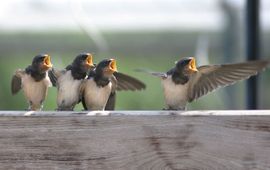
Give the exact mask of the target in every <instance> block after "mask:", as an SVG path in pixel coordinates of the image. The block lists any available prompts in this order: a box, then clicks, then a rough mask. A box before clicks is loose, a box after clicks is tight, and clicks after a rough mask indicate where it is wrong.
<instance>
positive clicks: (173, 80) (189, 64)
mask: <svg viewBox="0 0 270 170" xmlns="http://www.w3.org/2000/svg"><path fill="white" fill-rule="evenodd" d="M268 65H269V61H266V60H258V61H249V62H244V63H236V64H223V65H204V66H200V67H198V68H197V67H196V62H195V58H193V57H187V58H184V59H181V60H179V61H178V62H176V65H175V67H174V68H172V69H171V70H169V71H168V72H167V73H157V72H149V73H151V74H152V75H154V76H158V77H161V78H162V79H161V82H162V86H163V91H164V98H165V103H166V108H165V109H168V110H185V109H186V105H187V104H188V103H190V102H192V101H194V100H196V99H198V98H199V97H201V96H203V95H206V94H207V93H209V92H211V91H213V90H215V89H217V88H219V87H224V86H227V85H231V84H234V83H236V82H237V81H240V80H244V79H247V78H249V77H250V76H253V75H256V74H257V73H258V72H259V71H262V70H263V69H265V68H266V67H267V66H268Z"/></svg>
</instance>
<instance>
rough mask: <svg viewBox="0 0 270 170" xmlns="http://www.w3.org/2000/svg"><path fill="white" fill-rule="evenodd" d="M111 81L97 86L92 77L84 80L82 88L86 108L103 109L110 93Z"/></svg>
mask: <svg viewBox="0 0 270 170" xmlns="http://www.w3.org/2000/svg"><path fill="white" fill-rule="evenodd" d="M111 90H112V83H111V82H110V83H109V84H108V85H106V86H104V87H100V86H97V84H96V82H95V81H94V80H93V79H89V80H87V82H86V85H85V90H84V99H85V104H86V106H87V109H88V110H104V108H105V105H106V103H107V101H108V98H109V96H110V94H111Z"/></svg>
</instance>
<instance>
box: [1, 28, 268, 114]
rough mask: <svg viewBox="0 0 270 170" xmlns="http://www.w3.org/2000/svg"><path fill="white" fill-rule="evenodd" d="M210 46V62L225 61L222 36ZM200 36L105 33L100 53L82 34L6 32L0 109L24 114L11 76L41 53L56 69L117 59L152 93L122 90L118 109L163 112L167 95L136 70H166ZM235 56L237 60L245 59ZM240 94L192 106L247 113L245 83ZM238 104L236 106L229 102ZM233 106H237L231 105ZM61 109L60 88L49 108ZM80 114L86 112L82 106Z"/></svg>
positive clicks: (264, 79)
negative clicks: (79, 61) (84, 58)
mask: <svg viewBox="0 0 270 170" xmlns="http://www.w3.org/2000/svg"><path fill="white" fill-rule="evenodd" d="M206 35H208V37H209V40H210V46H209V58H210V62H211V63H213V64H214V63H221V62H224V61H225V60H224V59H223V40H222V37H223V36H222V34H220V33H207V34H206ZM198 36H200V33H196V32H190V33H187V32H185V33H183V32H139V33H138V32H134V33H127V32H126V33H104V37H105V39H106V41H107V43H108V46H109V50H108V51H100V50H98V49H99V48H98V47H97V45H96V44H95V43H94V42H93V41H92V40H91V38H89V37H88V36H87V35H85V34H82V33H73V32H70V33H69V32H65V33H60V32H56V33H1V34H0V51H1V53H0V66H1V67H0V70H1V75H0V76H1V84H0V97H1V103H0V109H1V110H22V109H25V108H27V104H26V102H25V100H24V98H23V95H22V93H21V92H20V93H19V94H18V95H16V96H12V95H11V93H10V80H11V76H12V74H13V73H14V71H15V70H16V69H17V68H25V67H26V66H27V65H28V64H30V62H31V60H32V57H33V56H35V55H36V54H38V53H49V54H50V55H51V57H52V62H53V64H54V66H55V67H56V68H64V67H65V66H66V65H67V64H69V63H70V62H71V61H72V60H73V58H74V57H75V56H76V55H77V54H78V53H81V52H91V53H93V54H94V61H95V62H99V61H100V60H102V59H103V58H112V57H113V58H116V59H117V66H118V70H119V71H121V72H123V73H128V74H130V75H132V76H135V77H137V78H138V79H140V80H142V81H144V82H145V84H146V85H147V89H146V90H145V91H141V92H119V93H118V94H117V109H119V110H125V109H138V110H141V109H154V110H159V109H162V108H163V106H164V104H163V96H162V89H161V86H160V81H159V80H158V78H155V77H151V76H149V75H146V74H144V73H138V72H134V69H137V68H149V69H151V70H155V71H167V70H169V69H170V68H171V67H172V66H173V65H174V61H176V60H178V59H180V58H181V57H185V56H194V54H195V48H196V42H197V38H198ZM269 37H270V36H269V34H266V36H264V37H263V43H262V45H263V46H262V48H263V53H262V58H267V57H270V49H269V48H267V44H269V43H270V38H269ZM243 60H244V59H243V58H240V57H235V61H243ZM269 75H270V71H269V70H268V71H266V72H265V73H264V74H262V76H260V93H261V95H260V108H263V109H267V108H268V109H269V108H270V104H269V101H270V97H269V96H270V90H269V89H268V87H267V86H268V84H269V82H270V78H269V77H270V76H269ZM226 89H232V90H234V91H235V92H237V93H234V94H232V95H228V93H227V90H224V89H222V90H218V91H216V92H215V93H212V94H210V95H208V96H206V97H203V98H201V99H200V100H198V101H196V102H194V103H192V104H191V105H190V108H192V109H244V108H245V107H244V102H245V89H244V82H241V83H238V84H237V85H234V86H233V87H232V88H226ZM229 101H234V102H229ZM230 103H233V104H234V105H230ZM55 108H56V89H55V88H50V90H49V94H48V98H47V100H46V101H45V104H44V110H53V109H55ZM76 109H77V110H80V109H82V107H81V106H80V104H79V105H78V106H77V107H76Z"/></svg>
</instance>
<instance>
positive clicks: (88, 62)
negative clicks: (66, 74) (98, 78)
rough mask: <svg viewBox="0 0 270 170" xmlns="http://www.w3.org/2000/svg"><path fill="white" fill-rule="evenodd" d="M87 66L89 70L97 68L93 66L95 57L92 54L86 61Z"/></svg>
mask: <svg viewBox="0 0 270 170" xmlns="http://www.w3.org/2000/svg"><path fill="white" fill-rule="evenodd" d="M85 64H86V66H87V67H88V68H92V67H95V66H94V64H93V57H92V55H91V54H89V55H88V56H87V58H86V59H85Z"/></svg>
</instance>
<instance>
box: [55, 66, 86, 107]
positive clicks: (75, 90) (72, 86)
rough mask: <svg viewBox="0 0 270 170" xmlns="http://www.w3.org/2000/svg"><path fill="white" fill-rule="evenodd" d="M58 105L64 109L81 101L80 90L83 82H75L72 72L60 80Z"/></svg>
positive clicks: (68, 72) (62, 76)
mask: <svg viewBox="0 0 270 170" xmlns="http://www.w3.org/2000/svg"><path fill="white" fill-rule="evenodd" d="M57 83H58V93H57V104H58V106H62V107H70V106H72V105H74V104H76V103H78V101H79V88H80V85H81V83H82V80H75V79H74V78H73V77H72V75H71V71H70V70H69V71H67V72H66V73H65V74H63V75H61V76H60V77H59V78H58V82H57Z"/></svg>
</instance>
